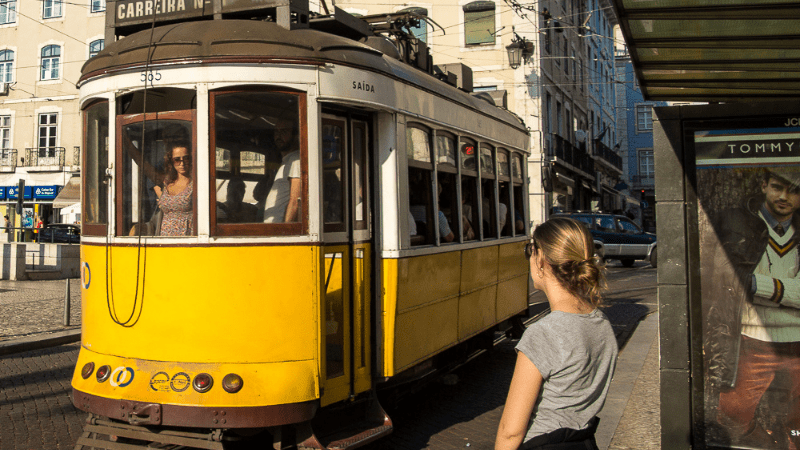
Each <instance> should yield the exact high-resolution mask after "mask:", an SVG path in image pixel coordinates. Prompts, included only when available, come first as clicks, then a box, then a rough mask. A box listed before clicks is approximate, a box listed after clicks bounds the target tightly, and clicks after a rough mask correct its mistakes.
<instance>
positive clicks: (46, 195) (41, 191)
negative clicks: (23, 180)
mask: <svg viewBox="0 0 800 450" xmlns="http://www.w3.org/2000/svg"><path fill="white" fill-rule="evenodd" d="M32 188H33V198H35V199H37V200H53V199H54V198H56V195H58V191H60V190H61V186H32ZM27 191H28V187H27V186H25V198H27V197H28V192H27Z"/></svg>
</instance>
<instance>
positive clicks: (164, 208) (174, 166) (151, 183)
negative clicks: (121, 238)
mask: <svg viewBox="0 0 800 450" xmlns="http://www.w3.org/2000/svg"><path fill="white" fill-rule="evenodd" d="M150 116H151V114H148V117H147V119H148V120H147V121H144V120H142V119H143V118H142V116H141V115H135V116H132V117H129V118H128V119H130V122H129V123H125V124H123V125H122V129H121V133H120V134H121V136H120V139H121V150H122V155H121V156H122V158H121V160H122V177H120V180H119V181H118V185H117V186H118V190H120V191H121V193H122V195H121V196H120V198H119V199H118V202H120V203H121V205H120V206H121V208H120V209H121V212H122V214H121V216H120V217H119V218H118V220H120V221H121V223H120V229H119V230H120V233H121V234H127V235H128V236H173V237H174V236H194V235H195V234H196V226H195V224H196V214H195V211H196V195H195V184H194V181H193V180H194V179H195V171H194V166H195V165H194V164H193V161H194V157H195V155H194V146H193V145H192V122H191V120H181V119H180V118H178V117H188V116H190V114H189V113H188V112H176V113H171V114H170V113H164V114H160V115H158V116H156V115H152V116H154V117H152V118H151V117H150ZM162 117H164V118H162ZM169 117H173V118H169ZM118 205H119V203H118Z"/></svg>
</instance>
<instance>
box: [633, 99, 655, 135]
mask: <svg viewBox="0 0 800 450" xmlns="http://www.w3.org/2000/svg"><path fill="white" fill-rule="evenodd" d="M636 130H637V131H653V109H652V107H651V106H650V105H636Z"/></svg>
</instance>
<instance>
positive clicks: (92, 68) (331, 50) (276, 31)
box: [79, 20, 527, 131]
mask: <svg viewBox="0 0 800 450" xmlns="http://www.w3.org/2000/svg"><path fill="white" fill-rule="evenodd" d="M148 53H150V54H151V57H150V61H149V64H150V65H163V64H186V63H199V64H209V63H226V62H227V63H236V64H241V63H254V64H257V63H265V62H272V63H290V64H291V63H298V64H323V63H336V64H343V65H349V66H353V67H357V68H359V69H364V70H370V71H374V72H378V73H382V74H384V75H387V76H390V77H393V78H395V79H397V80H399V81H402V82H405V83H407V84H411V85H415V86H417V87H419V88H422V89H424V90H427V91H429V92H431V93H434V94H437V95H440V96H443V97H446V98H448V99H450V100H453V101H456V102H458V103H461V104H462V105H464V106H466V107H468V108H471V109H473V110H475V111H477V112H480V113H483V114H485V115H488V116H491V117H493V118H495V119H497V120H500V121H502V122H504V123H507V124H509V125H511V126H514V127H516V128H518V129H520V130H521V131H526V130H527V129H526V127H525V125H524V123H523V122H522V120H521V119H520V118H519V117H517V116H516V115H514V114H512V113H510V112H509V111H507V110H504V109H502V108H499V107H496V106H494V105H490V104H489V103H488V102H487V101H485V100H482V99H480V98H477V97H475V96H472V95H470V94H468V93H466V92H464V91H461V90H459V89H458V88H456V87H454V86H451V85H449V84H447V83H444V82H442V81H439V80H438V79H436V78H434V77H433V76H431V75H428V74H427V73H424V72H422V71H419V70H416V69H413V68H411V66H409V65H407V64H405V63H403V62H400V61H398V60H396V59H393V58H391V57H389V56H386V55H384V54H383V53H382V52H381V51H379V50H376V49H375V48H373V47H370V46H368V45H366V44H362V43H360V42H357V41H354V40H352V39H348V38H345V37H341V36H337V35H333V34H329V33H325V32H322V31H318V30H312V29H296V30H291V31H290V30H287V29H285V28H282V27H280V26H278V25H277V24H275V23H271V22H263V21H255V20H208V21H195V22H183V23H177V24H171V25H165V26H159V27H156V28H155V29H154V30H152V43H151V30H145V31H140V32H137V33H134V34H132V35H130V36H127V37H125V38H123V39H120V40H119V41H117V42H114V43H113V44H111V45H108V46H107V47H106V48H104V49H103V50H102V51H100V52H99V53H98V54H97V55H96V56H94V57H93V58H90V59H89V60H88V61H87V62H86V63H85V64H84V65H83V68H82V70H81V72H82V75H81V80H80V82H79V85H80V84H82V83H84V82H86V81H87V80H89V79H91V78H93V77H95V76H100V75H104V74H110V73H113V72H117V71H124V70H131V69H134V68H141V67H143V66H144V65H145V64H146V63H147V55H148Z"/></svg>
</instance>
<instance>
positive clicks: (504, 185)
mask: <svg viewBox="0 0 800 450" xmlns="http://www.w3.org/2000/svg"><path fill="white" fill-rule="evenodd" d="M497 177H498V179H497V186H498V189H499V190H498V192H499V194H500V203H499V204H498V211H499V212H500V236H511V235H512V234H513V228H514V223H513V222H514V221H513V220H511V218H512V217H513V215H514V214H515V212H514V211H513V210H512V209H511V208H508V205H512V203H511V189H510V187H511V186H510V184H511V183H510V182H511V167H510V166H509V161H508V152H507V151H506V150H503V149H498V150H497Z"/></svg>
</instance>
